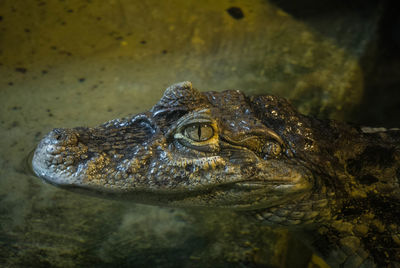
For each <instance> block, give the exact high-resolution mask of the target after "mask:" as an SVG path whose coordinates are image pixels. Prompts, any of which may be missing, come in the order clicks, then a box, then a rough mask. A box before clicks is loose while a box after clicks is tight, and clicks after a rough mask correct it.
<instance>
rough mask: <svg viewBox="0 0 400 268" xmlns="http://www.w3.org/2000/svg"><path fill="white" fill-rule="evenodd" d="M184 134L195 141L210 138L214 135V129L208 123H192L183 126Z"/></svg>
mask: <svg viewBox="0 0 400 268" xmlns="http://www.w3.org/2000/svg"><path fill="white" fill-rule="evenodd" d="M183 133H184V135H185V136H186V137H187V138H189V139H191V140H193V141H195V142H202V141H206V140H209V139H211V138H212V136H214V130H213V128H212V127H211V126H210V125H207V124H193V125H190V126H188V127H186V128H185V130H184V132H183Z"/></svg>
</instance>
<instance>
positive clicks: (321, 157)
mask: <svg viewBox="0 0 400 268" xmlns="http://www.w3.org/2000/svg"><path fill="white" fill-rule="evenodd" d="M399 145H400V131H397V130H388V131H376V130H374V129H361V128H358V127H354V126H351V125H348V124H344V123H338V122H336V121H327V120H326V121H321V120H318V119H315V118H312V117H307V116H304V115H301V114H299V113H298V112H297V111H296V110H295V109H293V107H292V106H291V105H290V104H289V103H288V102H287V101H286V100H284V99H281V98H278V97H274V96H260V97H246V96H245V95H244V94H243V93H241V92H239V91H224V92H199V91H197V90H195V89H193V88H192V85H191V83H190V82H183V83H179V84H176V85H173V86H171V87H169V88H168V89H167V90H166V92H165V93H164V96H163V97H162V98H161V100H160V101H159V102H158V103H157V104H156V105H155V106H154V107H153V108H152V109H151V110H150V111H148V112H145V113H142V114H138V115H135V116H132V117H126V118H123V119H116V120H112V121H109V122H107V123H105V124H103V125H101V126H98V127H95V128H74V129H54V130H53V131H52V132H50V133H49V134H48V135H47V136H46V137H45V138H44V139H43V140H42V141H41V142H40V144H39V145H38V147H37V149H36V151H35V154H34V157H33V161H32V165H33V169H34V171H35V173H36V174H37V175H38V176H39V177H42V178H44V179H45V180H46V181H48V182H50V183H52V184H55V185H58V186H61V187H66V188H74V189H81V190H87V191H89V192H94V193H103V194H108V195H112V196H115V197H121V198H128V199H132V200H134V201H136V202H141V203H148V204H163V205H165V204H166V205H170V206H181V207H193V206H205V207H223V208H230V209H236V210H240V211H243V213H249V214H251V215H252V216H253V217H254V218H255V219H257V220H259V221H262V222H266V223H270V224H273V225H285V226H288V227H289V228H290V227H296V228H297V229H303V230H304V232H305V233H307V234H308V236H307V237H308V239H307V244H309V245H310V246H311V247H313V248H314V249H315V251H316V252H317V253H318V254H319V255H320V256H321V257H322V258H323V259H324V260H326V261H327V263H329V264H330V265H332V266H341V265H343V266H345V267H359V266H361V267H381V266H385V267H387V266H392V267H398V266H399V265H400V226H399V224H400V207H399V204H400V186H399V183H400V150H399Z"/></svg>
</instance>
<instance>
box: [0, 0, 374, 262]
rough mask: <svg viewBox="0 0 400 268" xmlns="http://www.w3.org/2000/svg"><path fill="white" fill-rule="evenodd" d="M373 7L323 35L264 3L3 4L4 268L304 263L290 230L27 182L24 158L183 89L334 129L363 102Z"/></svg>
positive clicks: (333, 22)
mask: <svg viewBox="0 0 400 268" xmlns="http://www.w3.org/2000/svg"><path fill="white" fill-rule="evenodd" d="M232 7H235V8H238V9H239V10H241V12H242V13H243V14H242V16H239V15H238V13H234V14H233V15H232V14H230V13H229V12H228V11H227V10H229V9H230V8H232ZM234 10H236V12H238V11H237V9H234ZM374 10H375V9H374V6H371V7H368V8H367V9H366V11H365V12H367V13H368V12H370V16H358V15H357V16H354V14H353V13H352V10H351V9H349V10H347V11H346V12H344V13H343V15H342V16H341V17H335V16H328V18H329V26H328V25H327V26H326V27H325V28H324V29H323V30H321V29H320V28H319V27H317V26H316V25H320V22H321V21H322V22H324V21H325V19H324V18H323V17H320V16H317V15H315V16H314V15H310V16H308V17H305V18H303V19H302V20H300V19H298V18H297V17H296V16H294V15H292V14H290V13H287V12H286V10H285V9H284V8H281V7H280V6H279V5H276V4H274V3H273V2H269V1H261V0H259V1H257V0H252V1H228V0H224V1H201V3H199V1H179V0H175V1H167V2H160V1H147V2H144V1H127V0H126V1H123V0H121V1H107V4H98V3H93V2H92V1H78V0H74V1H68V2H67V1H57V2H55V1H53V2H50V1H48V2H45V1H42V2H38V1H12V0H5V1H1V2H0V31H1V35H0V151H1V154H0V266H4V267H141V266H145V265H146V266H150V267H228V266H229V267H232V266H236V267H260V266H261V267H291V266H293V264H296V265H297V267H301V266H303V267H306V266H307V263H308V260H309V258H310V257H311V253H310V252H309V251H308V250H307V249H305V248H304V246H303V245H302V244H301V242H299V241H297V240H295V239H294V238H292V237H291V236H290V235H289V234H288V233H287V231H282V230H275V229H274V230H271V229H269V228H268V227H265V226H258V225H254V224H253V223H251V222H249V221H248V220H247V219H246V218H242V217H241V216H239V215H236V214H234V213H232V212H230V211H210V210H199V211H197V210H179V209H172V208H161V207H151V206H144V205H138V204H131V203H122V202H118V201H113V200H103V199H99V198H94V197H87V196H83V195H78V194H75V193H71V192H67V191H64V190H61V189H58V188H55V187H53V186H51V185H48V184H46V183H44V182H42V181H41V180H40V179H38V178H36V177H34V176H33V175H32V174H31V173H30V172H29V171H28V167H27V158H28V157H29V153H30V152H31V151H32V150H33V149H34V148H35V146H36V144H37V143H38V142H39V141H40V139H41V138H42V137H43V135H45V134H46V133H47V132H48V131H50V130H51V129H53V128H55V127H76V126H95V125H97V124H100V123H103V122H105V121H107V120H110V119H113V118H118V117H122V116H126V115H128V114H133V113H138V112H142V111H144V110H146V109H149V108H150V107H151V106H152V105H153V104H154V103H155V102H156V101H157V100H158V99H159V98H160V97H161V95H162V93H163V91H164V89H165V88H166V87H167V86H168V85H170V84H172V83H175V82H179V81H184V80H190V81H192V82H193V84H194V86H195V87H197V88H199V89H200V90H223V89H241V90H243V91H245V92H246V93H247V94H267V93H274V94H278V95H281V96H285V97H289V98H291V99H292V100H293V102H294V103H295V104H296V105H297V106H298V107H299V109H300V110H301V111H303V112H307V113H314V114H316V115H319V116H324V117H334V118H338V119H344V118H346V116H348V115H349V114H350V113H351V111H352V110H353V108H354V107H355V106H357V104H358V103H359V102H360V100H361V96H362V93H363V82H364V77H363V67H361V66H360V63H359V62H360V58H361V57H363V56H364V55H365V53H367V52H368V49H367V48H368V44H370V43H371V42H372V41H373V40H374V33H375V32H374V29H375V28H376V23H377V20H378V18H379V13H374V12H375V11H374ZM344 26H348V27H344ZM367 26H368V27H367ZM352 32H357V33H358V35H357V36H353V35H352ZM299 256H301V257H299Z"/></svg>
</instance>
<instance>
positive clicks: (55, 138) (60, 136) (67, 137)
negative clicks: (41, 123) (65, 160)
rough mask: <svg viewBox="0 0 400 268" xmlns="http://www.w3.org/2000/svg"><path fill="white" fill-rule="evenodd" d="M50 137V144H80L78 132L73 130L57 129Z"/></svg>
mask: <svg viewBox="0 0 400 268" xmlns="http://www.w3.org/2000/svg"><path fill="white" fill-rule="evenodd" d="M48 137H49V140H50V143H52V144H56V145H76V144H77V143H78V135H77V131H76V130H73V129H63V128H55V129H53V130H52V131H51V132H50V133H49V136H48Z"/></svg>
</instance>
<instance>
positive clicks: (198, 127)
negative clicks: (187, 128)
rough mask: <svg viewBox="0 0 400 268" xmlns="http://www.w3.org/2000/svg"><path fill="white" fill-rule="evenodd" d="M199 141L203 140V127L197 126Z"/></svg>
mask: <svg viewBox="0 0 400 268" xmlns="http://www.w3.org/2000/svg"><path fill="white" fill-rule="evenodd" d="M197 135H198V140H201V126H197Z"/></svg>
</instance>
